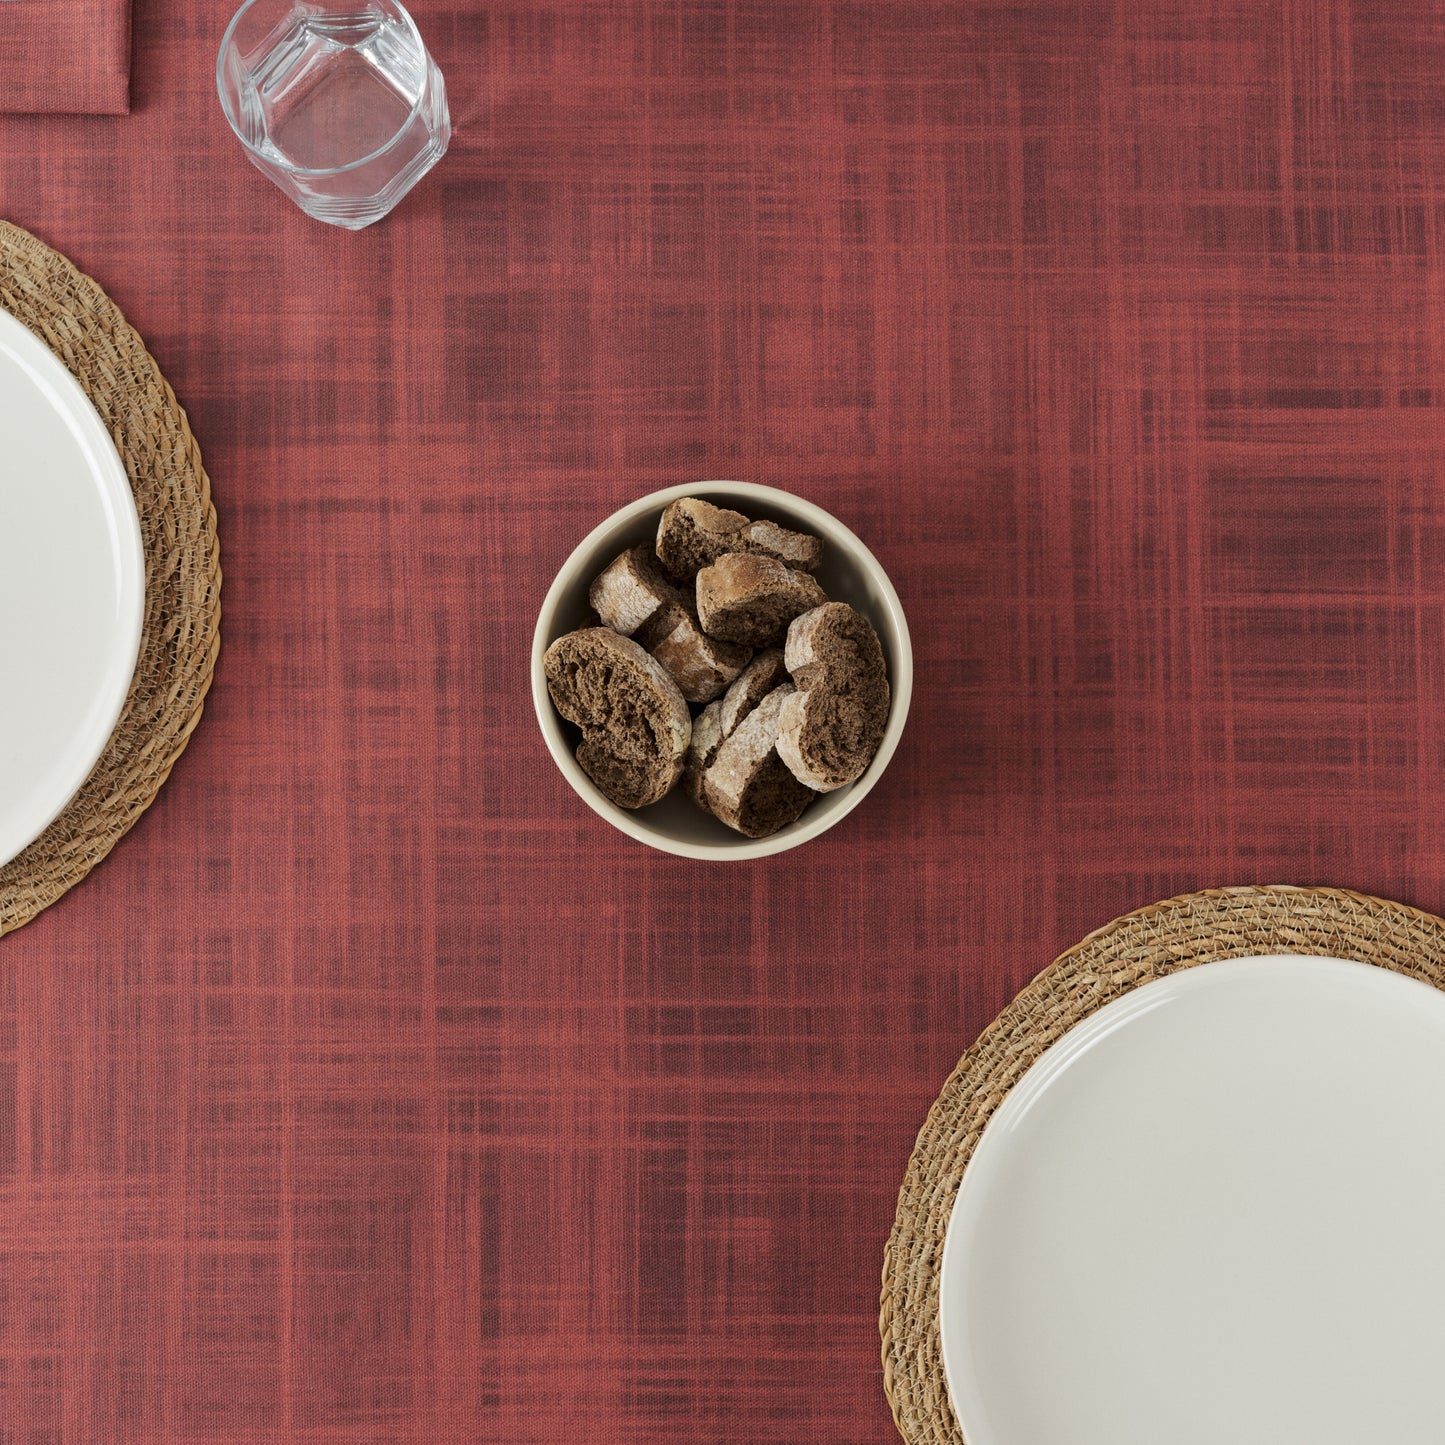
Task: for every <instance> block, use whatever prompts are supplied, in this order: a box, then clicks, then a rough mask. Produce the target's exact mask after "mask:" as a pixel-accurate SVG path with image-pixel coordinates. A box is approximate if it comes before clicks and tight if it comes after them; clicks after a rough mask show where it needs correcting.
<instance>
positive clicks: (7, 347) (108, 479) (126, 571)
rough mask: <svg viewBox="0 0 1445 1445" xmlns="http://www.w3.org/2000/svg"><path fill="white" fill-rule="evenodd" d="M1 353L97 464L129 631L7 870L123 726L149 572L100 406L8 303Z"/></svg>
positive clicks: (15, 828)
mask: <svg viewBox="0 0 1445 1445" xmlns="http://www.w3.org/2000/svg"><path fill="white" fill-rule="evenodd" d="M0 352H7V353H9V354H10V355H12V356H13V357H14V358H15V360H16V361H17V363H18V364H19V365H20V366H22V367H23V368H24V369H25V370H27V371H28V372H30V373H31V374H32V375H33V376H34V377H35V378H36V381H37V384H40V385H42V386H43V387H45V388H47V389H48V390H49V392H50V393H51V395H52V396H53V397H54V399H55V401H56V403H57V407H58V408H59V409H61V410H62V411H63V414H64V416H65V417H66V419H67V421H68V422H69V424H70V426H71V429H72V431H74V432H76V433H77V434H78V436H79V440H80V441H81V444H82V446H83V447H84V448H85V450H86V453H87V456H88V458H89V460H90V462H91V476H92V478H93V479H94V481H95V483H96V488H97V491H99V492H100V494H101V497H102V500H103V504H104V505H105V506H106V508H107V511H108V514H109V517H110V519H111V521H112V537H113V539H114V541H115V544H116V549H117V556H118V559H119V569H118V570H119V573H120V582H121V599H120V602H121V605H120V609H119V611H120V617H119V619H118V623H117V625H118V627H119V628H120V629H122V630H121V646H120V649H119V650H118V660H119V665H118V666H117V667H116V669H115V672H114V675H113V680H112V681H110V685H109V688H108V689H102V691H101V694H100V695H101V697H102V698H103V699H105V708H104V711H103V712H101V713H98V714H97V722H96V724H95V728H94V730H93V732H91V733H90V734H88V735H82V736H84V739H85V740H84V745H83V746H81V745H79V744H77V746H76V747H75V748H74V751H73V757H72V758H71V759H70V766H69V767H68V768H57V769H56V773H57V776H58V777H59V779H60V782H59V784H58V785H57V792H59V791H60V790H61V789H62V788H63V789H64V796H62V797H58V798H57V799H56V800H55V801H54V803H53V805H52V804H51V803H43V804H40V805H37V806H35V807H34V808H33V809H31V810H30V812H29V813H25V812H20V813H18V814H16V815H12V816H18V817H19V818H20V821H19V822H17V823H11V822H10V821H9V820H7V819H5V818H3V817H0V867H4V866H5V865H6V864H8V863H11V862H13V861H14V860H15V859H16V858H18V857H19V856H20V854H22V853H23V852H24V851H25V850H26V849H27V848H28V847H30V845H31V844H32V843H34V842H35V840H36V839H37V838H39V837H40V836H41V835H42V834H43V833H44V832H45V830H46V829H47V828H48V827H49V826H50V825H51V824H52V823H53V822H54V821H55V820H56V818H58V817H59V816H60V815H61V814H62V813H63V812H64V811H65V809H66V808H67V807H68V806H69V804H70V803H71V801H72V800H73V799H74V797H75V795H76V794H77V793H78V792H79V791H80V790H81V788H82V787H84V786H85V782H86V779H87V778H89V777H90V775H91V773H92V772H93V771H94V770H95V765H96V764H97V763H98V762H99V761H100V759H101V757H102V756H103V754H104V753H105V749H106V746H107V745H108V744H109V742H110V739H111V737H112V736H113V735H114V732H115V727H116V724H117V723H118V722H119V721H120V717H121V714H122V713H123V712H124V711H125V704H126V699H127V698H128V697H129V696H130V689H131V684H132V683H133V682H134V680H135V670H136V665H137V663H138V662H139V660H140V646H141V639H142V634H143V631H144V623H145V601H146V568H145V542H144V538H143V537H142V534H141V526H140V514H139V512H138V511H137V509H136V503H135V494H134V492H133V491H132V490H131V485H130V475H129V473H128V472H127V471H126V467H125V463H124V461H122V459H121V456H120V452H119V450H118V449H117V447H116V444H115V440H114V438H113V437H112V436H111V434H110V432H109V430H108V429H107V428H106V425H105V423H104V421H103V420H102V419H101V416H100V413H99V412H98V411H97V410H96V407H95V404H94V402H92V401H91V399H90V397H89V396H87V395H86V392H85V388H84V387H82V386H81V384H80V382H79V381H77V380H76V378H75V376H74V375H73V374H72V373H71V371H70V369H69V367H67V366H66V365H65V363H64V362H63V361H61V359H60V358H59V357H58V356H56V354H55V353H54V352H53V351H52V350H51V349H50V347H49V346H47V345H46V344H45V342H44V340H42V338H41V337H39V336H37V335H36V333H35V332H34V331H32V330H31V329H30V327H29V326H27V325H26V324H25V323H24V322H23V321H21V320H20V318H19V317H17V316H13V315H12V314H11V313H10V312H9V311H7V310H5V309H4V307H3V306H0ZM102 724H103V726H102Z"/></svg>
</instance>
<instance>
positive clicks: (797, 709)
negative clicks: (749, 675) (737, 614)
mask: <svg viewBox="0 0 1445 1445" xmlns="http://www.w3.org/2000/svg"><path fill="white" fill-rule="evenodd" d="M783 656H784V660H785V661H786V662H787V664H788V671H789V672H790V673H792V676H793V682H794V684H795V685H796V687H797V691H796V692H794V693H793V694H792V695H791V696H789V697H788V698H787V699H786V701H785V702H784V704H783V708H782V715H781V717H780V719H779V723H778V756H779V757H781V758H782V760H783V761H784V762H785V763H786V764H787V765H788V768H789V769H790V770H791V772H792V773H793V776H794V777H796V778H797V779H798V781H799V782H801V783H806V784H807V786H808V787H810V788H813V789H816V790H817V791H818V792H820V793H828V792H831V791H832V790H833V789H835V788H841V787H843V786H844V785H845V784H848V783H851V782H854V781H855V780H856V779H858V778H860V777H862V775H863V773H864V771H865V770H866V769H867V767H868V764H869V763H871V762H872V761H873V755H874V754H875V753H876V752H877V751H878V746H879V744H880V743H881V742H882V741H883V731H884V728H885V727H886V726H887V723H888V705H889V688H888V669H887V664H886V663H885V662H884V659H883V647H882V644H881V643H880V642H879V641H878V634H877V633H876V632H875V631H874V630H873V624H872V623H871V622H869V621H868V619H867V618H866V617H864V616H862V615H861V614H860V613H858V612H855V611H854V610H853V608H851V607H849V606H848V604H847V603H846V602H828V603H825V604H824V605H823V606H822V607H815V608H814V609H813V610H812V611H811V612H805V613H803V615H802V616H801V617H797V618H794V620H793V623H792V625H791V626H790V627H789V628H788V641H787V646H786V647H785V648H784V653H783Z"/></svg>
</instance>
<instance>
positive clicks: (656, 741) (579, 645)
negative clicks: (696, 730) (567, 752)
mask: <svg viewBox="0 0 1445 1445" xmlns="http://www.w3.org/2000/svg"><path fill="white" fill-rule="evenodd" d="M543 669H544V671H545V672H546V675H547V691H548V692H549V693H550V694H551V695H552V702H553V704H554V705H555V707H556V709H557V711H558V712H559V713H561V714H562V716H563V717H564V718H566V720H567V721H568V722H570V723H573V724H575V725H576V726H577V727H579V728H581V729H582V741H581V743H580V744H579V745H578V748H577V762H578V763H579V764H580V766H581V768H582V771H583V772H585V773H586V774H587V776H588V777H589V778H591V779H592V781H593V782H594V783H596V784H597V787H598V788H599V789H600V790H601V792H602V793H603V795H604V796H606V797H607V798H610V799H611V800H612V802H614V803H616V804H617V805H618V806H619V807H622V808H644V807H646V806H647V805H648V804H649V803H655V802H657V801H658V800H659V799H660V798H663V797H665V796H666V795H667V793H668V792H669V791H670V790H671V788H672V786H673V784H674V783H676V782H677V780H678V778H679V776H680V775H681V773H682V764H683V757H684V755H685V754H686V752H687V747H688V743H689V742H690V741H691V738H692V719H691V717H690V716H689V714H688V710H687V703H686V702H684V701H683V697H682V694H681V692H679V690H678V687H677V684H676V683H675V682H673V680H672V678H671V677H669V676H668V674H667V672H666V670H665V669H664V668H663V667H662V665H661V664H660V663H659V662H658V661H657V660H656V659H655V658H653V657H650V656H648V654H647V653H646V652H644V651H643V650H642V648H640V647H639V646H638V645H637V644H636V643H635V642H633V641H632V640H631V639H630V638H626V637H621V636H619V635H618V634H617V633H616V632H613V631H612V630H611V629H610V628H606V627H589V628H584V629H583V630H581V631H578V632H569V633H567V635H566V636H565V637H559V638H558V639H557V640H556V641H555V642H554V643H553V644H552V645H551V646H550V647H549V648H548V649H547V652H546V656H545V657H544V659H543Z"/></svg>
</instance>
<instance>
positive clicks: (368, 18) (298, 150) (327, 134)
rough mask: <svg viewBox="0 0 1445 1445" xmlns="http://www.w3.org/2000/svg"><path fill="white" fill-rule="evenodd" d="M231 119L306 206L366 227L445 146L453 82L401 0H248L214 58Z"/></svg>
mask: <svg viewBox="0 0 1445 1445" xmlns="http://www.w3.org/2000/svg"><path fill="white" fill-rule="evenodd" d="M216 88H217V90H218V91H219V93H220V97H221V107H222V109H223V110H224V111H225V112H226V119H227V120H228V121H230V123H231V129H232V130H234V131H235V132H236V134H237V135H238V136H239V137H240V139H241V143H242V144H243V145H244V146H245V147H246V154H247V155H248V156H249V157H250V158H251V162H252V164H253V165H255V166H256V168H257V169H258V170H260V171H262V172H263V173H264V174H265V175H267V176H269V177H270V179H271V180H272V181H274V182H275V183H276V185H278V186H279V187H280V188H281V189H282V190H283V191H285V192H286V194H287V195H288V196H290V197H291V199H292V200H293V201H295V202H296V204H297V205H298V206H300V207H301V209H302V210H303V211H305V212H306V214H307V215H308V216H314V217H315V218H316V219H317V220H318V221H325V222H327V224H329V225H332V226H345V227H346V228H347V229H348V230H352V231H359V230H360V229H361V228H362V227H363V226H369V225H371V223H372V222H373V221H379V220H380V219H381V218H382V217H383V216H384V215H386V213H387V212H388V211H390V210H391V209H392V207H393V206H395V205H396V203H397V202H398V201H399V200H401V198H402V197H403V196H404V195H405V194H406V193H407V192H408V191H409V190H411V188H412V187H413V186H414V185H416V183H417V182H418V181H419V180H420V179H421V178H422V177H423V176H424V175H425V174H426V173H427V172H428V171H429V170H430V169H431V168H432V167H433V166H434V165H435V164H436V163H437V162H438V161H439V160H440V159H441V158H442V156H443V155H444V154H445V152H446V148H447V142H448V141H449V140H450V139H451V134H452V127H451V117H450V116H449V115H448V113H447V95H446V87H445V85H444V84H443V83H442V76H441V71H439V70H438V69H437V67H436V62H435V61H434V60H433V59H432V58H431V56H430V55H429V54H428V53H427V48H426V46H425V45H424V44H422V38H421V35H420V34H419V33H418V31H417V28H416V24H415V22H414V21H413V20H412V18H411V16H410V15H408V14H407V13H406V11H405V10H404V9H403V8H402V7H401V6H400V5H398V4H395V3H394V0H350V3H345V0H247V3H246V4H245V5H243V6H242V7H241V8H240V9H239V10H238V11H237V12H236V15H235V18H234V19H233V20H232V21H231V24H230V26H229V28H228V29H227V30H226V35H225V38H224V39H223V40H222V41H221V53H220V56H219V58H218V59H217V61H216Z"/></svg>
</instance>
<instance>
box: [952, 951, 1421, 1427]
mask: <svg viewBox="0 0 1445 1445" xmlns="http://www.w3.org/2000/svg"><path fill="white" fill-rule="evenodd" d="M940 1327H941V1330H942V1344H943V1356H944V1362H945V1369H946V1372H947V1376H948V1384H949V1389H950V1392H951V1394H952V1398H953V1404H954V1411H955V1414H956V1415H957V1417H958V1421H959V1425H960V1427H961V1429H962V1431H963V1434H964V1437H965V1439H966V1440H967V1441H968V1445H1221V1442H1229V1445H1361V1442H1369V1445H1426V1442H1429V1445H1438V1442H1440V1441H1441V1440H1445V1382H1442V1380H1445V1377H1442V1368H1445V1367H1442V1361H1445V994H1442V993H1441V992H1439V991H1438V990H1436V989H1434V988H1431V987H1430V986H1429V985H1428V984H1424V983H1420V982H1417V981H1415V980H1412V979H1408V978H1403V977H1401V976H1400V975H1398V974H1393V973H1388V972H1386V971H1385V970H1383V969H1379V968H1373V967H1370V966H1368V965H1366V964H1361V963H1344V962H1341V961H1339V960H1338V959H1323V958H1305V957H1271V958H1258V959H1240V960H1232V961H1230V962H1227V963H1212V964H1206V965H1204V966H1202V967H1199V968H1193V969H1190V970H1188V971H1187V972H1183V973H1177V974H1174V975H1171V976H1170V977H1169V978H1167V979H1162V980H1159V981H1157V982H1154V983H1150V984H1146V985H1145V986H1144V987H1142V988H1139V989H1136V990H1135V991H1134V992H1132V993H1130V994H1128V995H1126V996H1125V997H1123V998H1121V999H1119V1000H1117V1001H1116V1002H1114V1003H1112V1004H1109V1005H1108V1006H1107V1007H1105V1008H1103V1009H1101V1010H1100V1011H1099V1012H1098V1013H1096V1014H1094V1015H1092V1016H1091V1017H1090V1018H1088V1019H1086V1020H1085V1021H1084V1022H1083V1023H1081V1024H1079V1025H1078V1026H1077V1027H1076V1028H1074V1029H1073V1030H1071V1031H1070V1032H1069V1033H1068V1034H1066V1035H1065V1036H1064V1037H1063V1038H1062V1039H1060V1040H1059V1041H1058V1042H1057V1043H1056V1044H1054V1045H1053V1047H1052V1048H1050V1049H1049V1050H1048V1051H1047V1052H1046V1053H1045V1054H1044V1055H1043V1056H1042V1057H1041V1058H1040V1059H1039V1060H1038V1061H1037V1062H1036V1063H1035V1064H1034V1066H1033V1067H1032V1068H1031V1069H1030V1070H1029V1071H1028V1073H1027V1074H1026V1075H1025V1076H1024V1077H1023V1079H1021V1080H1020V1081H1019V1083H1018V1085H1017V1086H1016V1087H1015V1088H1014V1089H1012V1090H1011V1091H1010V1093H1009V1095H1008V1097H1007V1098H1006V1099H1005V1100H1004V1101H1003V1103H1002V1104H1001V1105H1000V1106H999V1108H998V1111H997V1112H996V1113H995V1115H994V1117H993V1118H992V1120H991V1121H990V1122H989V1125H988V1127H987V1129H986V1130H985V1131H984V1134H983V1137H982V1138H981V1139H980V1140H979V1143H978V1147H977V1149H976V1150H975V1151H974V1155H973V1158H972V1159H971V1160H970V1162H969V1164H968V1167H967V1169H966V1170H965V1172H964V1176H963V1181H962V1184H961V1186H960V1189H959V1194H958V1198H957V1200H956V1202H955V1205H954V1209H953V1214H952V1217H951V1218H950V1221H949V1226H948V1235H947V1240H946V1243H945V1247H944V1255H943V1270H942V1278H941V1288H940Z"/></svg>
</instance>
